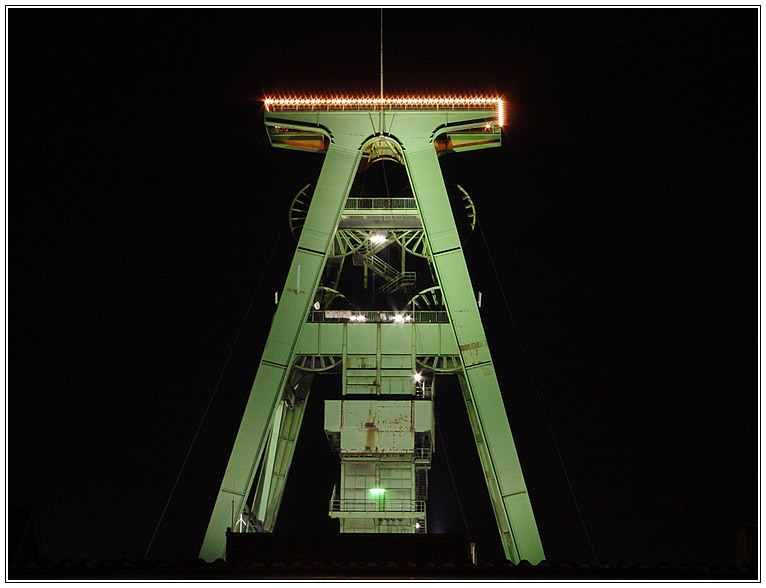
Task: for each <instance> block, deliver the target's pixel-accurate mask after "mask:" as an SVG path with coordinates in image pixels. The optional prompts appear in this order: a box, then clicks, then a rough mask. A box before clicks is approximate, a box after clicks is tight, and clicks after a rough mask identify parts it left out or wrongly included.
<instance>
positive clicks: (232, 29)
mask: <svg viewBox="0 0 766 588" xmlns="http://www.w3.org/2000/svg"><path fill="white" fill-rule="evenodd" d="M384 27H385V33H384V36H385V41H384V42H385V89H386V93H387V94H389V95H401V94H405V93H407V94H409V93H427V94H442V93H444V94H447V93H449V94H479V93H480V94H499V95H502V96H503V97H504V98H505V99H506V100H507V104H508V109H509V124H508V125H507V126H506V127H505V129H504V131H503V133H504V136H503V146H502V148H499V149H491V150H485V151H477V152H472V153H466V154H460V155H453V156H450V157H445V158H443V160H442V169H443V172H444V175H445V177H446V178H447V179H449V180H451V181H454V182H458V183H460V184H461V185H462V186H463V187H464V188H465V189H466V190H467V191H468V192H469V193H470V194H471V195H472V198H473V201H474V203H475V205H476V208H477V212H478V216H479V221H480V223H481V226H482V228H483V233H484V236H485V237H486V242H487V243H488V244H489V247H490V249H491V253H492V257H491V260H493V261H494V265H495V266H496V267H497V270H498V274H499V277H500V280H501V282H502V291H501V289H500V287H499V286H498V281H497V278H496V275H495V272H494V270H493V265H492V261H491V260H490V257H489V256H488V254H487V249H486V247H485V244H484V240H483V239H482V235H481V233H479V232H478V231H476V232H475V233H474V234H473V235H472V236H471V238H470V239H469V241H468V242H467V244H466V245H465V253H466V257H467V261H468V265H469V269H470V271H471V275H472V279H473V283H474V288H475V289H476V290H480V291H482V293H483V303H482V309H481V312H482V316H483V317H484V320H485V328H486V331H487V337H488V340H489V343H490V347H491V350H492V353H493V358H494V360H495V364H496V367H497V371H498V378H499V380H500V384H501V387H502V389H503V394H504V400H505V404H506V408H507V411H508V414H509V419H510V422H511V427H512V430H513V432H514V436H515V439H516V444H517V447H518V450H519V453H520V458H521V461H522V466H523V468H524V474H525V477H526V481H527V485H528V488H529V492H530V496H531V499H532V505H533V507H534V509H535V514H536V517H537V521H538V525H539V528H540V535H541V538H542V541H543V545H544V547H545V550H546V554H547V556H548V559H549V560H550V561H552V562H562V561H568V562H577V563H579V562H583V561H590V562H592V561H593V556H592V554H591V551H590V548H589V546H588V542H587V539H586V535H585V532H584V531H583V527H582V525H581V522H580V519H579V517H578V512H577V507H576V505H575V502H574V501H573V498H572V495H571V493H570V490H569V486H568V484H567V480H566V477H565V476H564V473H563V471H562V468H561V464H560V463H559V458H558V456H557V452H556V448H555V445H554V442H553V439H552V437H551V434H550V432H549V430H548V427H547V425H546V420H545V416H544V412H543V408H542V407H544V410H545V412H546V413H547V416H548V419H549V421H550V425H551V429H552V430H553V433H554V435H555V439H556V442H557V443H558V447H559V449H560V452H561V457H562V459H563V462H564V464H565V466H566V468H567V472H568V474H569V479H570V480H571V484H572V487H573V488H574V491H575V494H576V496H577V500H578V502H579V506H580V509H581V511H582V516H583V518H584V520H585V523H586V525H587V529H588V532H589V534H590V538H591V540H592V543H593V548H594V550H595V552H596V555H597V557H598V559H599V561H601V562H609V563H613V564H616V563H619V562H628V563H630V564H639V563H642V562H646V563H648V564H650V565H656V564H659V563H663V562H666V563H668V564H670V565H679V564H689V565H700V564H703V563H704V564H708V565H722V564H725V565H732V564H734V562H735V546H736V541H737V537H738V535H739V533H740V531H741V530H742V529H743V527H744V526H745V525H747V524H755V523H756V522H757V507H758V422H759V421H758V418H759V416H758V380H757V374H758V371H757V370H758V363H757V342H758V323H757V308H758V306H757V305H758V297H757V252H758V228H757V227H758V224H757V223H758V219H757V214H758V198H759V196H758V152H757V147H758V119H757V105H758V85H757V84H758V82H757V80H758V78H757V74H758V69H757V68H758V63H757V51H758V45H757V43H758V11H757V9H754V8H753V9H739V10H723V9H708V10H703V9H687V10H676V9H641V10H635V9H631V10H628V9H625V10H583V9H547V10H510V9H506V10H500V9H491V10H458V9H451V10H404V9H398V10H393V9H392V10H386V11H385V13H384ZM378 34H379V12H378V11H377V10H375V9H368V10H356V11H350V10H339V9H326V10H318V9H293V10H287V9H279V10H277V9H274V10H239V9H233V10H203V9H197V10H161V9H155V10H61V9H56V10H53V9H51V10H32V9H24V10H22V9H10V10H9V12H8V37H7V39H8V86H7V91H8V154H9V155H8V195H7V201H6V202H7V214H8V225H7V230H8V274H7V276H8V278H7V279H8V282H7V287H8V290H7V291H8V307H7V316H8V325H9V326H8V333H7V336H8V393H7V404H6V421H7V438H8V449H7V489H8V495H7V501H8V504H9V505H16V504H35V505H37V508H38V511H39V514H40V526H41V533H42V541H43V551H44V555H45V557H47V558H49V559H52V560H54V561H59V560H62V559H64V558H69V559H73V560H75V561H79V560H81V559H84V558H90V559H92V560H96V561H97V560H100V559H103V558H107V559H123V558H127V559H138V558H141V557H143V555H144V552H145V551H146V548H147V545H148V543H149V540H150V538H151V537H152V533H153V531H154V529H155V526H156V525H157V522H158V520H159V518H160V515H161V513H162V511H163V508H164V505H165V502H166V500H167V498H168V495H169V493H170V491H171V488H172V487H173V484H174V481H175V479H176V476H177V474H178V471H179V468H180V467H181V464H182V463H183V461H184V457H185V455H186V451H187V449H188V448H189V445H190V443H191V441H192V438H193V437H194V435H195V431H196V430H197V427H198V425H199V423H200V419H201V418H202V415H203V413H204V412H205V408H206V406H207V403H208V400H209V399H210V397H211V394H212V393H213V390H214V389H215V387H216V382H217V381H218V379H219V375H220V374H221V370H222V368H223V367H224V365H225V364H226V362H227V356H228V355H229V351H230V349H231V347H232V344H233V343H234V341H235V338H236V336H237V333H238V330H239V328H240V325H241V324H243V328H242V331H241V335H240V336H239V338H238V340H237V343H236V346H235V347H234V349H233V351H232V353H231V357H230V360H229V362H228V364H227V367H226V370H225V371H224V373H223V376H222V377H221V381H220V386H219V387H218V390H217V393H216V395H215V398H214V399H213V402H212V404H211V408H210V411H209V412H208V414H207V417H206V419H205V421H204V423H203V425H202V428H201V430H200V433H199V436H198V438H197V442H196V444H195V446H194V449H193V451H192V453H191V456H190V458H189V462H188V464H187V467H186V469H185V470H184V473H183V476H182V477H181V479H180V481H179V483H178V487H177V490H176V493H175V496H174V498H173V501H172V502H171V504H170V507H169V509H168V512H167V515H166V517H165V520H164V523H163V525H162V527H161V528H160V531H159V533H158V536H157V539H156V541H155V544H154V546H153V548H152V551H151V554H150V558H152V559H153V558H166V559H176V558H183V559H187V560H189V559H193V558H196V557H197V553H198V550H199V547H200V545H201V542H202V538H203V535H204V532H205V528H206V525H207V520H208V517H209V515H210V512H211V510H212V507H213V503H214V501H215V497H216V494H217V491H218V487H219V484H220V481H221V477H222V475H223V471H224V468H225V465H226V461H227V459H228V456H229V452H230V450H231V446H232V444H233V441H234V436H235V434H236V431H237V428H238V426H239V421H240V418H241V414H242V410H243V408H244V405H245V402H246V400H247V396H248V394H249V391H250V385H251V382H252V379H253V377H254V376H255V370H256V368H257V365H258V360H259V358H260V353H261V350H262V347H263V344H264V343H265V336H266V333H267V331H268V327H269V322H270V319H271V315H272V313H273V311H274V304H273V299H274V294H273V293H274V291H275V290H281V287H282V284H283V280H284V277H285V275H286V272H287V269H288V266H289V262H290V259H291V256H292V252H293V250H294V247H295V244H294V241H293V240H292V237H291V235H290V233H289V230H288V229H287V227H286V224H287V211H288V207H289V205H290V202H291V200H292V198H293V196H294V194H295V193H296V192H297V191H298V190H299V189H300V188H301V187H302V186H303V185H305V184H306V183H308V182H309V181H312V180H315V179H316V177H317V175H318V172H319V169H320V167H321V164H322V156H321V155H314V154H306V153H296V152H291V151H285V150H277V149H272V148H271V147H270V146H269V143H268V139H267V137H266V132H265V129H264V127H263V110H262V102H261V99H262V98H263V97H265V96H267V95H278V94H289V93H296V94H310V93H316V94H322V93H326V94H329V93H345V94H358V93H365V94H374V93H376V92H378V91H379V88H378V83H379V82H378V79H379V78H378V76H379V73H378V59H379V57H378V42H379V40H378V39H379V37H378ZM272 251H273V256H271V257H270V254H271V253H272ZM254 292H255V294H254ZM502 292H505V295H506V296H507V299H508V303H509V306H510V309H511V311H512V313H513V319H514V321H515V325H516V327H517V328H518V334H519V337H518V338H517V336H516V334H515V331H514V326H513V324H514V323H513V322H512V321H511V318H510V315H509V313H508V311H507V309H506V305H505V302H504V300H503V294H502ZM251 300H252V308H251V311H250V312H249V314H247V318H246V319H245V320H244V323H243V317H245V315H246V311H247V309H248V305H249V304H250V302H251ZM520 342H521V343H520ZM522 348H523V352H524V353H526V357H527V358H528V360H529V368H530V370H531V373H532V376H533V379H532V378H530V374H529V371H528V370H527V367H526V363H525V360H524V354H523V353H522ZM533 381H534V384H536V388H537V390H538V391H539V398H541V399H542V405H541V402H540V400H539V399H538V395H537V393H536V392H535V386H534V385H533ZM315 382H316V383H315V386H314V389H313V390H312V396H311V398H310V401H309V408H308V412H307V416H306V420H305V422H304V427H303V432H302V435H301V438H300V440H299V444H298V447H297V451H296V456H295V460H294V462H293V469H292V471H291V476H290V479H289V481H288V485H287V490H286V493H285V499H284V501H283V504H282V510H281V517H280V520H279V522H278V525H277V530H278V531H282V532H304V533H305V532H310V533H318V534H330V533H334V532H337V523H336V522H335V521H332V520H330V519H329V518H328V517H327V501H328V499H329V498H330V492H331V489H332V486H333V484H334V483H335V481H336V479H337V477H338V475H339V466H338V460H337V456H335V455H333V454H332V453H331V452H330V449H329V446H328V444H327V441H326V439H325V436H324V433H323V430H322V402H321V399H322V398H329V397H333V396H337V395H338V394H339V390H338V385H339V380H337V379H333V378H332V377H326V378H324V379H323V378H317V379H316V380H315ZM439 386H440V387H439V390H438V392H439V396H438V399H437V406H436V411H437V418H438V420H439V424H440V428H441V432H442V437H443V439H442V438H437V454H436V456H435V460H434V466H433V469H432V474H431V484H430V485H431V488H430V490H431V500H430V501H429V506H428V509H429V529H430V530H431V531H436V532H444V533H447V532H455V533H460V532H465V531H466V529H465V525H464V523H463V519H462V517H461V516H460V508H459V504H458V498H457V497H459V501H460V505H462V508H463V510H464V511H465V513H466V517H467V519H468V531H469V532H470V534H471V536H472V537H473V539H474V540H475V541H477V542H478V553H479V559H497V558H499V557H500V554H501V549H500V542H499V538H498V536H497V531H496V529H495V524H494V519H493V517H492V513H491V508H490V505H489V499H488V496H487V492H486V488H485V486H484V482H483V480H482V478H481V473H480V468H479V463H478V457H477V455H476V451H475V448H474V447H473V445H472V440H471V436H470V432H469V426H468V421H467V417H466V414H465V408H464V406H463V403H462V400H461V398H460V394H459V390H458V388H457V385H456V383H455V382H450V381H449V380H447V379H442V380H440V381H439ZM442 441H443V442H442ZM447 457H449V464H450V465H451V466H452V470H453V473H454V478H455V487H456V489H457V494H456V492H455V490H454V489H453V485H452V483H451V481H450V477H449V473H448V468H447V460H446V458H447ZM456 496H457V497H456Z"/></svg>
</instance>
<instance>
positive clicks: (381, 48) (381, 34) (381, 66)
mask: <svg viewBox="0 0 766 588" xmlns="http://www.w3.org/2000/svg"><path fill="white" fill-rule="evenodd" d="M380 99H381V100H382V99H383V8H381V9H380Z"/></svg>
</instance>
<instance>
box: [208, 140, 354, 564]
mask: <svg viewBox="0 0 766 588" xmlns="http://www.w3.org/2000/svg"><path fill="white" fill-rule="evenodd" d="M359 155H360V151H359V150H356V151H351V150H347V149H343V148H340V147H337V146H336V145H335V144H331V145H330V148H329V150H328V151H327V154H326V155H325V161H324V164H323V166H322V172H321V174H320V175H319V179H318V181H317V185H316V189H315V191H314V196H313V204H312V206H311V207H310V208H309V212H308V215H307V217H306V223H305V224H304V226H303V230H302V231H301V236H300V239H299V241H298V247H297V249H296V251H295V255H294V256H293V260H292V263H291V265H290V271H289V273H288V276H287V281H286V283H285V287H284V289H283V291H282V296H281V297H280V299H279V305H278V306H277V311H276V313H275V315H274V319H273V321H272V323H271V329H270V331H269V337H268V340H267V342H266V346H265V348H264V351H263V356H262V357H261V361H260V364H259V365H258V371H257V373H256V376H255V381H254V382H253V387H252V389H251V391H250V397H249V399H248V401H247V406H246V407H245V412H244V415H243V417H242V422H241V424H240V426H239V432H238V433H237V438H236V440H235V442H234V448H233V449H232V452H231V456H230V457H229V462H228V465H227V466H226V473H225V474H224V478H223V482H222V483H221V487H220V489H219V491H218V498H217V499H216V502H215V506H214V507H213V514H212V515H211V517H210V522H209V523H208V528H207V532H206V534H205V539H204V541H203V544H202V549H201V550H200V557H201V558H202V559H204V560H206V561H214V560H216V559H218V558H222V557H225V551H226V528H227V527H228V526H229V525H230V524H231V509H232V503H233V504H234V511H235V512H237V513H240V512H242V507H243V505H244V502H245V499H246V497H247V495H248V494H249V492H250V488H251V486H252V484H253V478H254V477H255V473H256V468H257V466H258V463H259V462H260V460H261V457H262V455H263V451H264V446H265V445H266V440H267V439H268V433H269V427H270V426H271V424H272V422H273V418H272V417H273V413H274V410H275V408H276V406H277V403H278V402H279V401H280V400H281V398H282V394H283V391H284V389H285V384H286V381H287V377H288V374H289V372H290V368H291V366H292V362H293V361H294V359H295V357H294V350H295V344H296V342H297V340H298V337H299V336H300V332H301V328H302V326H303V324H304V323H305V322H306V317H307V316H308V313H309V310H310V308H311V304H312V302H313V300H314V294H315V292H316V289H317V286H318V284H319V279H320V277H321V275H322V271H323V269H324V266H325V262H326V259H327V255H328V252H329V251H330V245H331V240H332V237H333V235H334V233H335V230H336V228H337V226H338V220H339V219H340V214H341V211H342V210H343V206H344V204H345V202H346V198H347V197H348V192H349V190H350V189H351V183H352V181H353V178H354V175H355V173H356V169H357V167H358V165H359Z"/></svg>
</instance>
